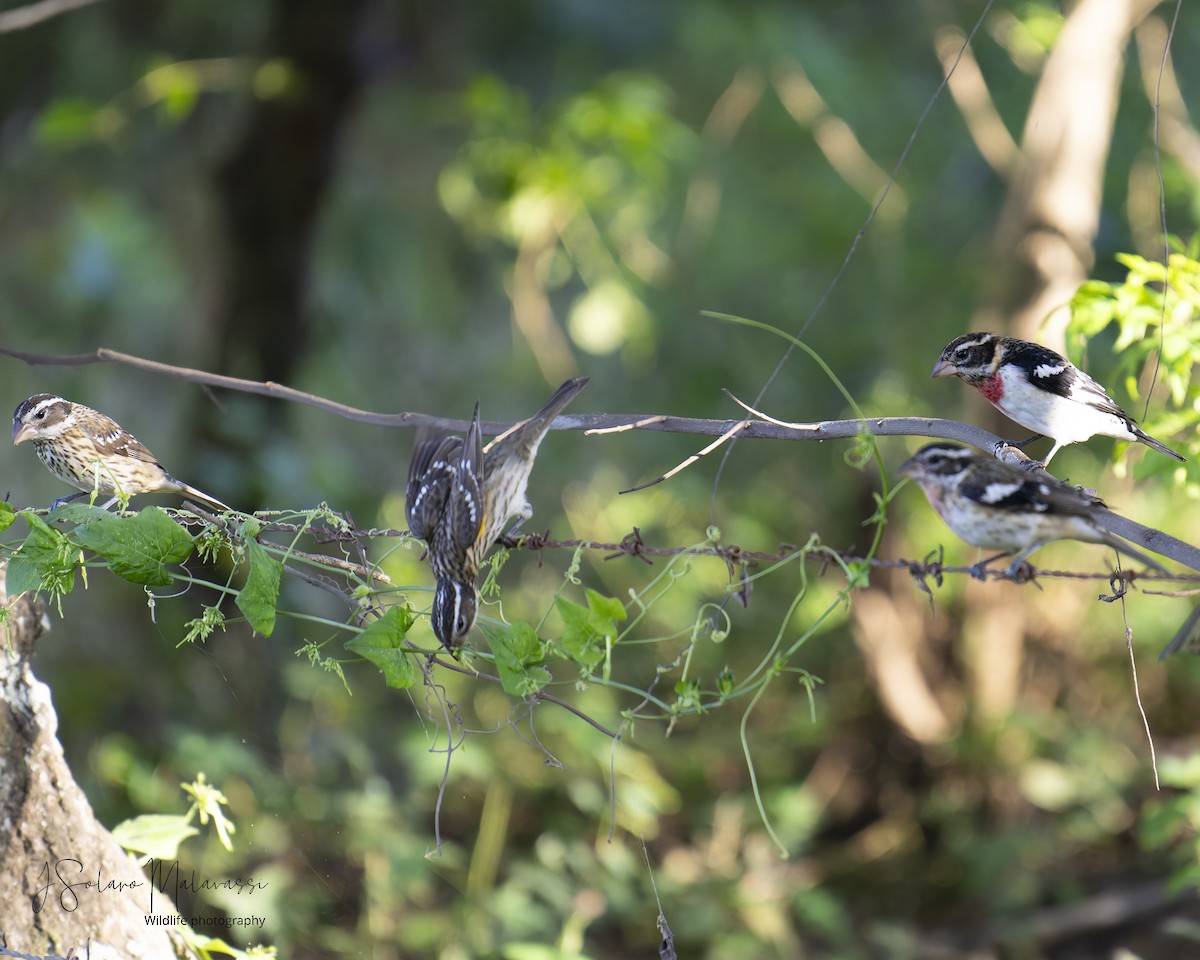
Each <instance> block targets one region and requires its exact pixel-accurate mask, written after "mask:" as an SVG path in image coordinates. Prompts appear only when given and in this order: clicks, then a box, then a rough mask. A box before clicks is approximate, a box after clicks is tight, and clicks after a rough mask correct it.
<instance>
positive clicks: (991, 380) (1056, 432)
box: [931, 333, 1187, 466]
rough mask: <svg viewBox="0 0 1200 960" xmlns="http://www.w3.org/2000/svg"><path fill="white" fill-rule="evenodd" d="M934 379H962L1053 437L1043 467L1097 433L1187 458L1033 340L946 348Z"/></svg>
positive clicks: (969, 340)
mask: <svg viewBox="0 0 1200 960" xmlns="http://www.w3.org/2000/svg"><path fill="white" fill-rule="evenodd" d="M931 376H934V377H950V376H954V377H958V378H959V379H960V380H962V381H963V382H964V383H967V384H970V385H971V386H972V387H974V388H975V389H976V390H978V391H979V392H980V393H981V394H983V397H984V399H985V400H987V401H988V402H989V403H990V404H992V406H994V407H995V408H996V409H997V410H999V411H1000V412H1001V413H1003V414H1004V415H1005V416H1006V417H1009V418H1011V419H1013V420H1015V421H1016V422H1017V423H1019V424H1020V425H1021V426H1023V427H1028V428H1029V429H1030V430H1033V431H1036V432H1037V433H1038V434H1040V435H1042V436H1046V437H1050V438H1051V439H1052V440H1053V441H1054V446H1053V447H1052V448H1051V450H1050V453H1049V455H1048V456H1047V457H1046V459H1045V460H1044V461H1043V464H1042V465H1043V466H1045V465H1046V464H1048V463H1049V462H1050V460H1051V458H1052V457H1053V456H1054V455H1055V454H1056V453H1057V452H1058V451H1059V449H1061V448H1062V447H1064V446H1066V445H1067V444H1069V443H1079V442H1080V441H1082V440H1087V439H1089V438H1091V437H1094V436H1096V435H1097V434H1101V435H1103V436H1106V437H1115V438H1116V439H1118V440H1138V441H1140V442H1141V443H1144V444H1146V446H1148V447H1153V448H1154V449H1155V450H1157V451H1159V453H1165V454H1166V455H1167V456H1168V457H1174V458H1175V459H1176V460H1186V459H1187V458H1186V457H1184V456H1183V455H1182V454H1180V453H1177V452H1176V451H1174V450H1172V449H1171V448H1170V447H1168V446H1167V445H1166V444H1165V443H1162V442H1161V441H1159V440H1155V439H1154V438H1153V437H1152V436H1150V434H1148V433H1146V432H1145V431H1144V430H1143V429H1142V428H1141V427H1139V426H1138V425H1137V424H1136V423H1134V420H1133V418H1132V417H1131V416H1129V414H1127V413H1126V412H1125V411H1124V410H1122V409H1121V408H1120V407H1118V406H1117V405H1116V403H1114V402H1113V399H1112V398H1111V397H1110V396H1109V395H1108V394H1107V393H1105V392H1104V388H1103V387H1101V386H1100V384H1098V383H1097V382H1096V381H1095V380H1093V379H1092V378H1091V377H1089V376H1088V375H1087V374H1086V373H1084V372H1083V371H1082V370H1080V369H1079V368H1078V367H1077V366H1075V364H1073V363H1071V361H1070V360H1068V359H1067V358H1066V357H1064V356H1062V355H1061V354H1058V353H1055V352H1054V351H1053V350H1051V349H1049V348H1048V347H1043V346H1041V345H1040V344H1037V343H1030V342H1029V341H1028V340H1018V339H1016V338H1015V337H998V336H996V335H995V334H993V333H968V334H965V335H963V336H961V337H958V338H957V339H955V340H952V341H950V343H949V344H947V345H946V349H945V350H943V351H942V355H941V357H940V358H939V359H938V362H937V363H936V364H934V367H933V373H932V374H931ZM1032 439H1036V438H1032Z"/></svg>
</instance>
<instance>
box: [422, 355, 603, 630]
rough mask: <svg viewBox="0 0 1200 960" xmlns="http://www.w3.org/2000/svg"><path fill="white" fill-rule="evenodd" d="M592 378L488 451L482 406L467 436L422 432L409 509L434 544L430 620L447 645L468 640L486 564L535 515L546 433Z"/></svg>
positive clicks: (566, 390)
mask: <svg viewBox="0 0 1200 960" xmlns="http://www.w3.org/2000/svg"><path fill="white" fill-rule="evenodd" d="M587 382H588V381H587V378H586V377H582V378H579V379H574V380H568V381H567V382H566V383H564V384H563V385H562V386H561V387H559V388H558V390H556V391H555V392H554V396H552V397H551V398H550V399H549V400H548V401H546V403H545V404H544V405H543V406H542V408H541V409H540V410H538V411H537V413H535V414H534V415H533V416H532V417H530V418H529V419H528V420H524V421H522V422H521V423H518V424H517V425H516V426H514V427H513V428H512V429H511V430H509V431H507V432H506V433H503V434H501V435H500V436H498V437H496V439H494V440H493V441H492V442H491V443H490V444H488V446H487V448H486V450H485V449H484V448H483V446H482V432H481V430H480V427H479V405H478V404H476V405H475V415H474V417H473V418H472V420H471V426H470V428H468V430H467V434H466V437H465V438H459V437H453V436H440V437H426V438H422V437H418V439H417V444H416V446H415V448H414V449H413V458H412V462H411V464H410V465H409V470H408V486H407V489H406V503H405V515H406V517H407V519H408V527H409V530H410V531H411V532H412V534H413V536H415V537H417V538H419V539H421V540H424V541H425V544H426V546H427V547H428V554H429V565H430V567H432V568H433V575H434V580H435V582H436V589H435V590H434V595H433V610H432V612H431V613H430V621H431V623H432V626H433V632H434V633H435V634H436V635H437V638H438V639H439V640H440V641H441V642H442V644H443V646H445V647H446V648H447V649H451V650H453V649H455V648H456V647H458V646H461V645H462V642H463V640H464V639H465V637H466V635H467V634H468V633H469V632H470V630H471V627H472V626H474V624H475V617H476V613H477V607H478V593H477V591H478V583H477V581H478V577H479V567H480V565H481V564H482V563H483V558H484V556H485V555H486V554H487V552H488V550H489V549H490V548H491V545H492V543H493V542H494V541H495V539H496V538H497V537H498V536H500V533H501V531H502V530H503V528H504V524H505V523H506V522H507V521H508V520H509V518H510V517H514V516H519V517H521V518H522V520H524V519H527V518H528V517H530V516H531V515H532V513H533V508H532V507H531V506H530V504H529V501H528V499H527V496H526V492H527V488H528V485H529V474H530V473H531V471H532V470H533V462H534V458H535V457H536V456H537V451H538V446H539V445H540V444H541V442H542V438H543V437H544V436H545V435H546V431H547V430H549V429H550V425H551V424H552V423H553V422H554V418H555V417H556V416H558V414H559V412H561V411H562V409H563V408H564V407H565V406H566V405H567V404H568V403H570V402H571V401H572V400H573V399H574V398H575V395H576V394H578V393H579V391H580V390H582V389H583V388H584V387H585V386H586V385H587Z"/></svg>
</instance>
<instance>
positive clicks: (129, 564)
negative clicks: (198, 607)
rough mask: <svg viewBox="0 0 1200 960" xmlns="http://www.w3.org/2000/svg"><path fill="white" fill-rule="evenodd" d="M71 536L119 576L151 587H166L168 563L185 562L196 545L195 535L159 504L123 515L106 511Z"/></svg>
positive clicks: (169, 578) (168, 579) (168, 578)
mask: <svg viewBox="0 0 1200 960" xmlns="http://www.w3.org/2000/svg"><path fill="white" fill-rule="evenodd" d="M71 537H72V539H74V541H75V542H76V543H78V544H79V545H80V546H82V547H84V548H86V549H88V550H91V551H92V552H93V553H95V554H96V555H97V556H99V557H101V558H102V559H103V560H104V561H105V562H106V563H107V564H108V566H109V569H110V570H112V572H113V573H115V574H116V575H117V576H119V577H124V578H125V579H126V580H130V581H132V582H133V583H140V584H144V585H146V586H151V587H165V586H167V585H168V584H169V583H170V582H171V575H170V574H169V573H168V572H167V564H169V563H182V562H183V561H184V560H186V559H187V558H188V557H189V556H191V554H192V549H193V547H194V546H195V538H193V537H192V535H191V534H190V533H188V532H187V531H186V530H184V529H183V527H181V526H180V525H179V524H178V523H176V522H175V521H174V520H172V519H171V518H170V517H169V516H168V515H167V513H166V511H165V510H163V509H162V508H160V507H146V508H145V509H144V510H141V511H139V512H138V513H134V514H131V515H129V516H124V517H117V516H112V515H108V514H106V515H104V516H103V517H101V518H99V519H96V520H92V521H89V522H87V523H84V524H81V525H80V526H78V527H76V528H75V530H74V531H73V532H72V534H71Z"/></svg>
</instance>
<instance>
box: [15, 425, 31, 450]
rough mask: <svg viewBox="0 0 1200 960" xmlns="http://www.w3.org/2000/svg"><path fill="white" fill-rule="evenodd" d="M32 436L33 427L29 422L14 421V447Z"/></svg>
mask: <svg viewBox="0 0 1200 960" xmlns="http://www.w3.org/2000/svg"><path fill="white" fill-rule="evenodd" d="M32 436H33V427H32V426H30V425H29V424H28V423H14V424H13V446H14V447H15V446H16V445H17V444H18V443H23V442H24V441H26V440H28V439H29V438H30V437H32Z"/></svg>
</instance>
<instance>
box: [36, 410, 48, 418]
mask: <svg viewBox="0 0 1200 960" xmlns="http://www.w3.org/2000/svg"><path fill="white" fill-rule="evenodd" d="M34 417H35V418H36V419H38V420H45V419H46V411H45V410H39V411H38V412H37V413H35V414H34Z"/></svg>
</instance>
